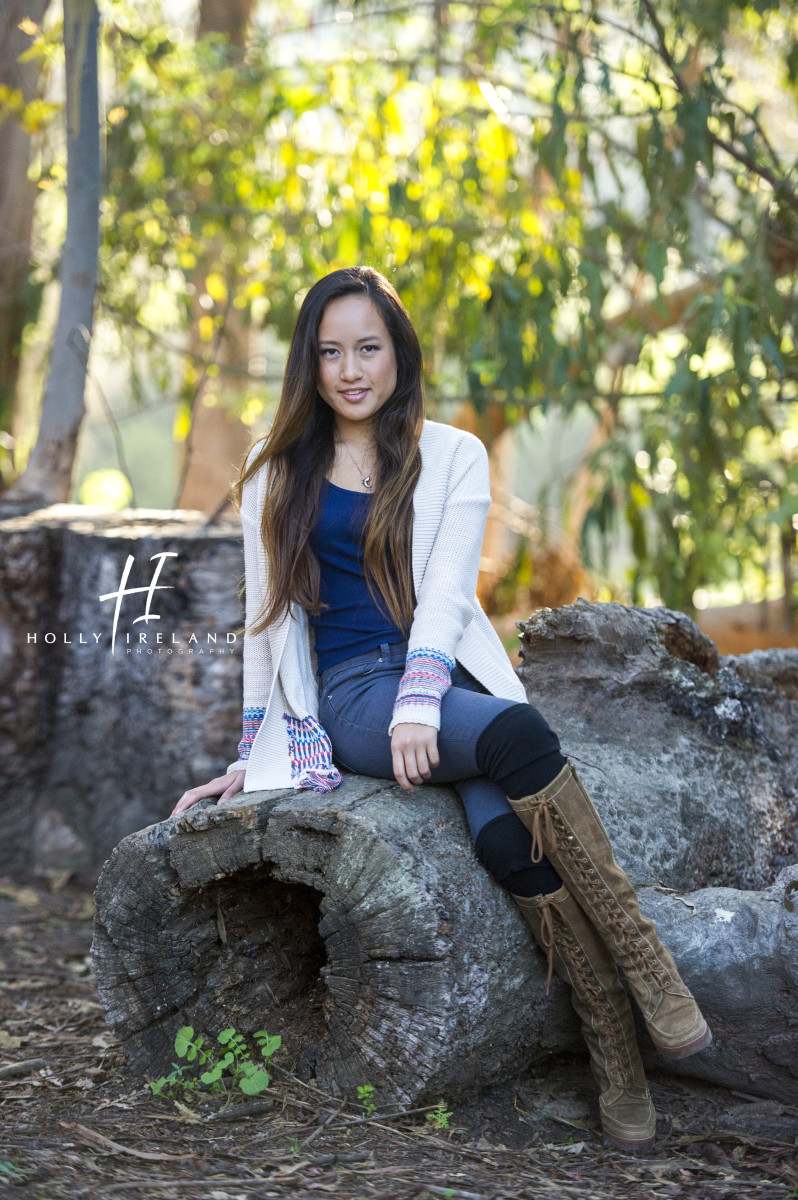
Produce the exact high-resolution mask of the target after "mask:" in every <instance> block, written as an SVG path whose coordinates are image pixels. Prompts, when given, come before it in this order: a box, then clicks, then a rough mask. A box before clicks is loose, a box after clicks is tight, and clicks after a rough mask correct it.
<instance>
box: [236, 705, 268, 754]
mask: <svg viewBox="0 0 798 1200" xmlns="http://www.w3.org/2000/svg"><path fill="white" fill-rule="evenodd" d="M265 713H266V709H265V708H245V709H244V733H243V736H242V738H241V741H240V742H239V743H238V761H239V762H246V760H247V759H248V758H249V752H250V750H251V749H252V743H253V742H254V741H255V737H256V735H257V732H258V730H259V729H260V726H261V721H262V720H263V718H264V716H265Z"/></svg>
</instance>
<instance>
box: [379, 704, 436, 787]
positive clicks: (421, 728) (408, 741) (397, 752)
mask: <svg viewBox="0 0 798 1200" xmlns="http://www.w3.org/2000/svg"><path fill="white" fill-rule="evenodd" d="M391 749H392V760H393V770H394V776H395V778H396V781H397V783H398V784H399V786H400V787H401V788H403V789H404V791H406V792H412V791H413V784H414V783H423V782H424V780H425V779H428V778H429V776H430V775H431V774H432V768H433V767H437V766H438V765H439V763H440V757H439V755H438V731H437V730H436V729H434V728H433V727H432V726H430V725H419V724H416V723H414V722H411V721H405V722H403V723H402V722H400V724H398V725H395V726H394V728H393V733H392V735H391Z"/></svg>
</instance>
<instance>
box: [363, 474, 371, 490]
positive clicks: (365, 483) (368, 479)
mask: <svg viewBox="0 0 798 1200" xmlns="http://www.w3.org/2000/svg"><path fill="white" fill-rule="evenodd" d="M362 482H363V486H364V487H367V488H370V487H371V476H370V475H367V476H366V478H365V479H364V480H363V481H362Z"/></svg>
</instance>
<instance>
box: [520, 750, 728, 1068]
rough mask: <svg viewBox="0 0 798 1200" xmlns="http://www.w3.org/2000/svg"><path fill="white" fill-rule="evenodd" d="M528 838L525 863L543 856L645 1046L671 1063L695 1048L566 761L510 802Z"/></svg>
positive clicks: (701, 1029)
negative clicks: (622, 981)
mask: <svg viewBox="0 0 798 1200" xmlns="http://www.w3.org/2000/svg"><path fill="white" fill-rule="evenodd" d="M510 803H511V804H512V806H513V808H514V809H515V811H516V812H517V813H518V816H519V817H520V818H521V820H522V821H523V822H524V824H525V825H526V826H527V828H528V829H529V830H530V832H531V833H532V859H533V861H536V862H537V861H539V860H540V858H541V857H542V855H543V853H544V852H545V854H546V857H547V858H548V859H549V860H550V862H551V863H552V864H553V866H554V867H555V868H556V870H557V871H558V873H559V874H560V876H561V878H562V879H563V882H564V884H565V885H566V886H567V888H568V890H569V892H570V893H571V894H572V895H573V896H574V897H575V898H576V899H577V900H578V902H579V904H580V905H581V907H582V909H583V910H584V912H585V913H586V915H587V916H588V918H589V920H590V921H591V922H592V924H593V925H594V926H595V928H596V930H597V931H598V933H599V935H600V936H601V938H602V940H603V942H604V944H605V945H606V947H607V949H608V950H609V951H610V953H611V954H612V957H613V958H614V959H615V960H616V961H617V962H618V963H620V965H621V966H622V967H623V970H624V974H625V975H626V978H627V979H628V981H629V986H630V987H631V990H632V994H633V995H634V997H635V1000H636V1001H637V1003H638V1004H639V1005H640V1008H641V1009H642V1012H643V1017H644V1019H645V1022H646V1025H647V1027H648V1031H649V1033H650V1035H651V1038H652V1041H653V1042H654V1044H655V1046H656V1047H657V1049H658V1050H661V1051H663V1052H665V1053H666V1054H669V1055H671V1057H673V1058H686V1057H687V1056H688V1055H690V1054H695V1053H697V1052H698V1051H699V1050H703V1049H704V1048H705V1047H706V1046H708V1045H709V1044H710V1042H711V1041H712V1033H711V1031H710V1029H709V1026H708V1025H707V1023H706V1021H705V1020H704V1017H703V1016H702V1014H701V1011H700V1009H699V1008H698V1005H697V1004H696V1002H695V1000H694V998H693V996H692V994H691V992H690V990H689V989H688V987H687V985H686V984H685V983H684V981H683V980H682V978H681V976H680V975H679V972H678V970H677V968H676V964H675V962H674V961H673V958H672V956H671V954H670V952H669V951H668V950H667V949H666V947H665V946H664V945H663V944H662V942H661V941H660V939H659V937H658V935H657V930H656V928H655V926H654V923H653V922H652V921H650V920H649V919H648V918H647V917H645V916H644V915H643V914H642V913H641V911H640V907H639V905H638V902H637V894H636V893H635V889H634V887H633V886H632V884H631V882H630V880H629V878H628V877H627V876H626V874H625V873H624V871H622V870H621V868H620V866H619V865H618V863H617V862H616V860H615V855H614V854H613V852H612V847H611V845H610V842H609V838H608V837H607V832H606V830H605V828H604V825H603V823H602V821H601V818H600V817H599V815H598V813H597V812H596V809H595V806H594V805H593V802H592V800H591V799H590V796H589V795H588V793H587V791H586V790H585V787H584V785H583V783H582V781H581V779H580V778H579V776H578V775H577V773H576V771H575V770H574V768H573V767H572V766H571V764H570V761H568V760H566V765H565V766H564V767H563V768H562V770H561V771H560V772H559V774H558V775H557V776H556V778H555V779H553V780H552V782H551V783H549V784H548V785H547V786H546V787H544V788H543V789H542V790H541V791H539V792H535V793H533V794H532V795H529V796H524V797H522V798H521V799H519V800H514V799H512V798H510Z"/></svg>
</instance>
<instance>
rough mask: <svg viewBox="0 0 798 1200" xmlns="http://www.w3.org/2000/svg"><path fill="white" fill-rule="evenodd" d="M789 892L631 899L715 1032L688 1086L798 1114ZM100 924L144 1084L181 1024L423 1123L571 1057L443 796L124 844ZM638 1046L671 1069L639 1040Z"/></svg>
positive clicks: (149, 832)
mask: <svg viewBox="0 0 798 1200" xmlns="http://www.w3.org/2000/svg"><path fill="white" fill-rule="evenodd" d="M793 878H794V879H798V867H796V868H792V870H791V872H785V873H783V876H782V877H780V878H779V880H777V882H776V883H775V884H774V885H773V886H772V888H771V889H769V890H768V891H767V892H765V893H747V892H739V891H735V890H733V889H709V890H706V891H701V892H696V893H693V894H692V895H688V896H686V897H685V898H684V900H680V899H677V898H676V897H675V896H673V895H662V894H660V893H658V892H656V891H654V890H652V889H642V893H641V894H642V904H643V907H644V909H645V910H646V911H647V912H648V913H649V914H650V915H651V916H653V917H654V919H655V920H656V921H657V922H658V923H659V925H660V927H661V930H662V933H663V937H664V939H665V940H666V942H667V944H668V945H669V946H670V948H671V950H672V952H673V953H674V955H675V957H676V960H677V962H678V963H679V964H680V968H681V969H682V971H683V975H684V978H685V980H686V982H687V983H688V985H689V986H690V987H691V988H692V989H693V991H694V993H695V995H696V996H697V998H698V1000H699V1002H700V1003H701V1005H702V1007H703V1008H704V1009H705V1011H706V1014H707V1017H708V1019H709V1020H710V1022H711V1024H712V1025H713V1028H714V1030H715V1033H716V1041H715V1044H714V1045H713V1046H712V1047H711V1048H710V1050H709V1051H708V1052H706V1053H704V1054H701V1055H698V1056H696V1057H695V1058H692V1059H689V1060H687V1061H686V1062H685V1063H683V1064H680V1067H681V1069H682V1070H683V1071H685V1072H686V1073H689V1074H691V1075H694V1076H698V1077H701V1078H705V1079H710V1080H713V1081H716V1082H722V1083H725V1084H729V1085H732V1086H735V1087H738V1088H741V1089H743V1090H745V1091H750V1092H756V1093H758V1094H761V1095H766V1096H776V1097H779V1098H780V1099H782V1100H785V1101H787V1102H791V1103H794V1102H796V1101H798V1078H797V1077H796V1074H795V1066H794V1063H795V1061H796V1058H795V1055H794V1054H793V1050H794V1049H795V1047H794V1041H795V1032H794V1030H792V1029H791V1027H790V1025H789V1020H790V1017H789V1014H790V1011H791V1005H794V996H795V985H796V982H798V978H797V977H798V914H796V913H795V912H794V911H791V910H790V909H789V908H788V907H787V906H785V903H784V900H785V898H786V899H788V900H789V896H788V895H787V893H786V889H787V886H788V883H789V882H790V880H791V879H793ZM796 899H798V897H796ZM97 906H98V913H97V925H96V936H95V940H94V946H93V955H94V964H95V972H96V975H97V981H98V987H99V994H100V999H101V1000H102V1003H103V1005H104V1007H105V1009H106V1015H107V1019H108V1022H109V1024H110V1025H111V1026H112V1028H114V1029H115V1031H116V1032H117V1034H118V1035H119V1036H120V1038H121V1039H122V1045H123V1049H124V1051H125V1053H126V1054H127V1056H128V1059H129V1061H130V1063H131V1065H132V1066H133V1067H134V1068H136V1069H137V1070H139V1071H142V1072H149V1073H151V1074H153V1075H154V1074H158V1073H160V1072H161V1071H162V1070H163V1069H164V1068H166V1067H167V1066H168V1064H169V1063H170V1062H171V1061H172V1057H173V1055H172V1045H173V1039H174V1034H175V1031H176V1030H177V1029H178V1028H179V1027H180V1025H183V1024H191V1025H193V1026H194V1027H195V1028H197V1029H202V1030H203V1031H204V1032H205V1033H206V1034H209V1035H214V1034H216V1033H217V1032H218V1031H219V1030H220V1029H222V1028H224V1027H225V1026H227V1025H229V1024H232V1025H235V1026H236V1028H238V1029H239V1030H242V1031H248V1032H252V1031H254V1030H255V1029H261V1028H265V1029H268V1031H269V1032H270V1033H276V1032H278V1033H281V1034H282V1035H283V1037H284V1044H285V1052H286V1053H287V1055H288V1056H289V1058H288V1061H289V1062H291V1063H296V1062H300V1065H301V1067H302V1068H304V1069H305V1070H307V1071H313V1072H315V1076H316V1078H317V1080H318V1081H319V1082H320V1083H321V1085H322V1086H323V1087H325V1088H327V1089H329V1090H331V1091H333V1092H336V1093H344V1094H346V1095H349V1096H354V1095H355V1094H356V1088H357V1086H358V1085H359V1084H364V1083H370V1084H372V1085H373V1086H374V1087H375V1088H376V1090H377V1093H378V1095H379V1096H380V1098H381V1099H382V1100H392V1101H397V1102H401V1103H411V1102H418V1101H423V1100H425V1099H430V1100H437V1099H438V1098H439V1097H441V1096H443V1097H445V1098H446V1099H454V1098H456V1097H462V1096H464V1095H467V1094H469V1093H473V1090H474V1089H475V1088H477V1087H480V1086H484V1085H486V1084H489V1083H491V1082H494V1081H496V1080H498V1079H507V1078H513V1077H516V1076H517V1075H518V1074H519V1073H520V1072H521V1071H522V1070H523V1069H524V1067H526V1066H527V1065H529V1064H530V1063H531V1062H533V1061H535V1060H536V1059H539V1058H540V1056H541V1055H542V1054H545V1053H546V1052H547V1051H551V1050H562V1049H569V1048H571V1049H579V1048H580V1045H581V1043H580V1039H579V1037H578V1035H577V1032H576V1022H575V1018H574V1016H573V1014H572V1012H571V1009H570V1004H569V1001H568V996H567V992H566V990H565V988H564V987H563V986H562V985H561V984H560V982H559V981H558V980H557V979H555V980H554V981H553V986H552V991H551V995H550V996H549V997H547V996H546V992H545V986H544V979H545V963H544V959H543V956H542V955H541V954H540V953H539V952H538V951H537V950H536V949H535V948H534V946H533V943H532V940H531V937H530V934H529V931H528V929H527V926H526V924H525V922H524V921H523V918H522V917H521V916H520V914H519V913H518V912H517V910H516V908H515V906H514V905H513V903H512V901H511V900H510V898H509V896H508V894H507V893H506V892H505V891H504V890H503V889H502V888H500V887H499V886H498V885H497V884H495V883H494V882H493V881H492V880H491V878H490V877H489V876H488V875H487V873H486V872H485V871H483V870H482V868H481V867H480V866H479V864H478V863H477V861H476V859H475V857H474V854H473V850H472V848H471V844H470V840H469V837H468V832H467V829H466V826H465V821H464V817H463V815H462V811H461V807H460V802H459V800H458V799H457V797H456V795H455V793H454V792H453V790H452V789H449V788H432V787H424V788H423V789H417V790H416V792H415V793H414V794H413V796H411V797H408V796H407V795H406V794H405V793H403V792H402V791H401V789H400V788H399V787H398V785H396V786H391V785H389V784H388V783H386V782H385V781H379V780H370V779H365V778H361V777H358V776H349V777H347V778H346V779H345V781H344V783H343V785H342V786H341V787H340V788H339V789H337V790H336V791H335V792H333V793H330V794H328V795H324V796H318V795H315V794H313V793H308V792H299V793H297V792H291V793H286V792H283V793H269V792H261V793H251V794H250V795H248V796H247V797H246V799H244V798H242V799H239V800H235V801H233V802H232V803H229V802H228V803H227V804H225V805H220V806H215V805H213V804H207V805H203V806H202V807H199V808H195V809H193V810H190V811H189V812H188V813H186V814H184V815H183V816H182V817H180V818H175V819H170V820H168V821H164V822H162V823H161V824H160V825H156V826H151V827H150V828H148V829H145V830H142V831H141V832H140V833H137V834H132V835H131V836H129V837H128V838H126V839H125V841H124V842H122V844H121V845H120V846H119V847H118V848H117V849H116V851H115V852H114V854H113V856H112V857H111V859H110V861H109V863H108V864H107V865H106V868H105V870H104V872H103V875H102V878H101V880H100V883H99V885H98V888H97ZM693 913H695V915H694V916H692V915H691V914H693ZM730 913H733V914H734V915H733V916H729V914H730ZM763 980H764V981H766V983H765V984H763ZM641 1048H642V1049H643V1051H644V1057H645V1059H646V1061H647V1062H648V1063H649V1064H657V1063H659V1065H663V1062H662V1061H661V1060H660V1059H659V1058H658V1056H657V1055H656V1053H655V1052H654V1051H653V1050H652V1048H651V1043H650V1041H649V1039H648V1037H647V1035H646V1034H645V1033H644V1032H643V1027H642V1024H641ZM666 1065H669V1064H666Z"/></svg>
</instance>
